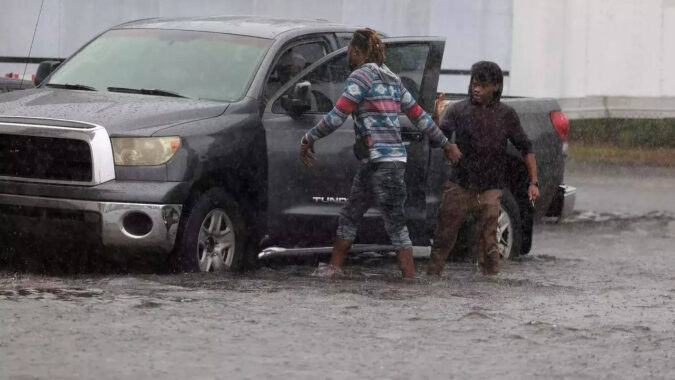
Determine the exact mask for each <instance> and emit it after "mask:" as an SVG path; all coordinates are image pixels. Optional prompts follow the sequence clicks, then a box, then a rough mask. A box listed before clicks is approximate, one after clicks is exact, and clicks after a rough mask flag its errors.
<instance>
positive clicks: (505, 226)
mask: <svg viewBox="0 0 675 380" xmlns="http://www.w3.org/2000/svg"><path fill="white" fill-rule="evenodd" d="M497 244H498V246H499V253H500V255H501V257H502V258H504V259H511V260H512V259H515V258H516V257H518V256H520V254H521V251H522V249H523V248H522V247H523V232H522V224H521V220H520V208H519V207H518V203H517V202H516V199H515V198H514V197H513V195H512V194H511V192H509V191H508V190H504V193H503V194H502V203H501V206H500V210H499V219H498V222H497Z"/></svg>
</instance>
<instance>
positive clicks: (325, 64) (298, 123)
mask: <svg viewBox="0 0 675 380" xmlns="http://www.w3.org/2000/svg"><path fill="white" fill-rule="evenodd" d="M383 42H384V43H385V44H386V53H387V61H386V64H387V65H388V66H389V67H390V68H391V69H392V71H394V72H395V73H397V74H398V75H399V76H400V77H401V80H402V82H403V84H404V86H406V88H407V89H408V90H409V91H410V92H411V93H412V94H413V95H414V96H415V98H416V99H417V101H418V103H419V104H420V105H421V106H422V107H423V108H424V109H425V110H426V111H427V112H432V111H433V106H434V100H435V98H436V86H437V84H438V76H439V72H440V66H441V59H442V56H443V49H444V46H445V42H444V39H442V38H436V37H433V38H430V37H427V38H395V39H386V40H383ZM346 52H347V49H346V48H343V49H340V50H338V51H336V52H334V53H332V54H330V55H328V56H326V57H324V58H323V59H321V60H319V61H317V62H316V63H314V64H313V65H311V66H310V67H308V68H307V69H306V70H304V71H303V72H302V73H301V74H300V75H298V76H297V77H296V78H295V79H294V80H292V81H291V82H289V83H287V84H286V85H285V86H284V87H283V88H282V89H281V90H280V91H279V92H278V93H277V95H276V97H275V98H272V99H270V101H269V102H268V104H267V106H266V109H265V113H264V115H263V125H264V128H265V132H266V140H267V150H268V168H269V171H268V173H269V174H268V176H269V178H268V186H269V191H268V194H269V199H268V205H269V207H268V218H269V220H268V230H269V231H270V237H271V241H270V242H271V243H273V244H278V245H281V246H284V247H289V248H290V247H315V246H330V245H331V244H332V239H333V237H334V235H335V228H336V226H337V217H338V215H339V212H340V209H341V207H342V205H343V204H344V203H345V202H346V200H347V197H348V196H349V191H350V188H351V182H352V178H353V176H354V173H355V172H356V167H357V165H358V162H357V160H356V158H355V157H354V154H353V148H352V146H353V143H354V122H353V120H352V119H351V118H349V119H347V121H346V122H345V123H344V124H343V125H342V127H340V128H339V129H338V130H337V131H335V132H334V133H333V134H331V135H329V136H327V137H325V138H323V139H321V140H319V141H318V142H317V143H316V144H315V149H316V154H317V157H318V161H317V163H316V165H315V166H314V167H313V168H311V169H310V168H306V167H305V166H304V165H302V163H301V162H300V159H299V149H300V139H301V138H302V136H303V135H304V133H305V132H307V130H309V129H310V128H311V127H313V126H314V125H316V124H317V123H318V122H319V120H321V118H322V117H323V116H324V115H325V114H326V113H328V112H330V110H331V109H332V108H333V106H334V104H335V102H336V101H337V99H338V98H339V97H340V95H341V94H342V91H343V89H344V82H345V80H346V79H347V77H348V76H349V74H350V70H349V68H348V64H347V54H346ZM297 83H304V84H305V85H306V84H309V86H310V90H309V94H310V98H311V108H310V109H309V110H308V111H306V112H304V113H303V114H302V115H301V116H299V117H293V116H291V115H290V114H289V112H288V111H287V110H286V109H284V107H283V106H282V97H283V95H284V94H290V93H291V92H292V91H293V89H294V88H295V87H296V86H295V85H296V84H297ZM401 127H402V137H403V140H404V144H405V145H406V149H407V153H408V165H407V170H406V185H407V190H408V199H407V202H406V212H407V217H408V227H409V229H410V231H411V238H412V239H413V242H414V243H415V244H418V245H428V244H429V242H428V236H427V234H426V228H425V227H424V226H425V225H426V199H425V197H426V191H425V183H426V175H427V170H428V164H429V143H428V139H427V137H426V136H425V135H423V133H422V132H420V131H419V130H418V129H417V128H416V127H415V126H414V125H412V123H411V122H410V121H409V120H408V118H407V117H405V116H404V115H402V117H401ZM373 206H375V205H374V204H373ZM379 215H380V213H379V211H378V210H377V208H376V207H373V208H372V209H371V210H369V211H368V212H367V213H366V218H365V220H364V224H363V225H362V227H361V229H360V230H359V238H358V240H357V242H358V243H362V244H386V243H388V241H389V240H388V238H387V236H386V234H385V233H384V227H383V223H382V220H381V218H380V217H379Z"/></svg>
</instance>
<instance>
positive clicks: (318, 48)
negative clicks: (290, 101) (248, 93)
mask: <svg viewBox="0 0 675 380" xmlns="http://www.w3.org/2000/svg"><path fill="white" fill-rule="evenodd" d="M326 53H327V50H326V46H325V44H324V43H323V42H321V41H314V42H308V43H304V44H300V45H296V46H293V47H291V48H289V49H287V50H286V51H284V52H283V53H282V54H281V56H280V58H279V60H278V61H277V63H276V64H275V66H274V68H273V69H272V72H271V73H270V76H269V79H268V80H267V85H266V86H265V98H266V99H270V98H271V97H272V96H273V95H274V94H275V93H276V92H277V91H278V90H279V89H280V88H281V87H283V85H285V84H286V83H287V82H288V81H290V80H291V79H293V78H294V77H295V76H296V75H298V74H299V73H300V72H301V71H302V70H304V69H305V68H307V67H308V66H310V65H311V64H313V63H314V62H316V61H318V60H319V59H321V58H323V57H324V56H325V55H326Z"/></svg>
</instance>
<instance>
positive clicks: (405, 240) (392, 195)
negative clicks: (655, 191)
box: [300, 29, 458, 278]
mask: <svg viewBox="0 0 675 380" xmlns="http://www.w3.org/2000/svg"><path fill="white" fill-rule="evenodd" d="M348 54H349V64H350V68H351V69H352V70H354V71H353V72H352V73H351V75H350V76H349V78H348V79H347V82H346V83H345V90H344V92H343V94H342V96H341V97H340V99H338V101H337V103H336V105H335V107H334V108H333V110H332V111H331V112H329V113H328V114H327V115H326V116H325V117H324V118H323V119H322V120H321V121H320V122H319V123H318V124H317V125H316V126H315V127H314V128H312V129H310V130H309V131H308V132H307V133H306V134H305V136H304V137H303V138H302V141H301V150H300V158H301V160H302V162H303V163H304V164H305V165H306V166H307V167H311V166H312V165H313V160H314V159H315V156H314V154H313V153H314V149H313V144H314V142H316V141H317V140H318V139H320V138H322V137H325V136H327V135H329V134H331V133H332V132H333V131H335V130H336V129H337V128H339V127H340V126H341V125H342V124H343V123H344V122H345V120H346V119H347V118H348V117H349V115H352V117H353V118H354V121H355V123H354V128H355V132H356V143H355V145H354V146H355V154H356V156H357V158H358V159H359V160H360V161H361V163H360V164H359V168H358V170H357V173H356V175H355V176H354V180H353V183H352V189H351V193H350V195H349V200H348V201H347V204H346V205H345V206H344V208H343V209H342V211H341V212H340V217H339V219H338V230H337V236H336V239H335V243H334V246H333V252H332V255H331V260H330V264H329V265H325V266H320V267H319V269H317V271H316V272H315V274H316V275H321V276H330V277H333V276H340V275H342V266H343V264H344V260H345V255H346V254H347V252H348V251H349V249H350V248H351V246H352V243H353V242H354V239H355V238H356V232H357V230H358V227H359V225H360V222H361V220H362V219H363V214H364V213H365V212H366V211H367V210H368V208H369V207H370V199H372V197H373V196H374V198H375V199H376V201H377V203H378V206H379V207H380V210H381V211H382V215H383V218H384V224H385V229H386V231H387V234H388V235H389V239H390V240H391V243H392V245H393V246H394V249H395V250H396V254H397V257H398V261H399V265H400V267H401V273H402V275H403V277H405V278H411V277H414V276H415V266H414V262H413V254H412V242H411V241H410V237H409V236H408V228H407V227H406V217H405V212H404V204H405V199H406V188H405V182H404V174H405V164H406V149H405V147H404V146H403V141H402V139H401V126H400V123H399V120H398V114H399V112H400V111H403V112H405V113H406V115H407V116H408V118H409V119H410V120H411V121H412V122H413V123H414V124H415V125H417V127H418V128H420V130H422V131H423V132H425V133H426V134H427V135H428V136H429V140H430V142H431V145H432V146H433V147H443V150H444V151H445V154H446V157H448V159H451V160H453V161H455V160H456V159H457V157H456V155H457V154H458V150H457V146H456V145H455V144H451V143H448V139H447V138H446V137H445V136H444V134H443V133H442V132H441V131H440V129H438V127H437V126H436V124H434V122H433V120H432V119H431V117H430V116H429V115H428V114H427V113H426V112H424V110H423V109H422V107H420V106H419V105H418V104H417V103H416V102H415V100H414V99H413V97H412V95H411V94H410V92H408V90H406V88H405V87H404V86H403V85H402V84H401V80H400V78H399V77H398V76H397V75H396V74H394V73H393V72H391V71H390V70H389V68H387V66H386V65H384V60H385V52H384V44H383V43H382V41H380V39H379V37H378V36H377V34H376V33H375V32H374V31H373V30H371V29H359V30H357V31H356V32H354V35H353V37H352V40H351V41H350V43H349V52H348Z"/></svg>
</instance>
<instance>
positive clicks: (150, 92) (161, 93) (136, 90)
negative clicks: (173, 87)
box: [108, 87, 185, 98]
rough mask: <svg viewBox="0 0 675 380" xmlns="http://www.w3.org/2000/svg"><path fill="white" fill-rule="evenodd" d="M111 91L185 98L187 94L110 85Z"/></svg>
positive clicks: (109, 89)
mask: <svg viewBox="0 0 675 380" xmlns="http://www.w3.org/2000/svg"><path fill="white" fill-rule="evenodd" d="M108 91H110V92H124V93H127V94H143V95H158V96H172V97H174V98H185V96H183V95H181V94H178V93H175V92H172V91H166V90H158V89H153V90H148V89H145V88H126V87H108Z"/></svg>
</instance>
